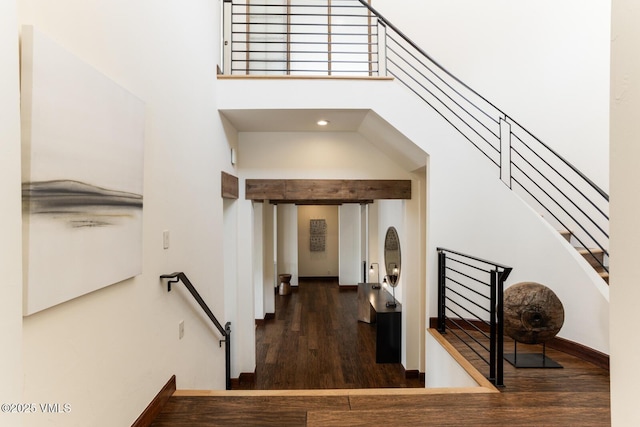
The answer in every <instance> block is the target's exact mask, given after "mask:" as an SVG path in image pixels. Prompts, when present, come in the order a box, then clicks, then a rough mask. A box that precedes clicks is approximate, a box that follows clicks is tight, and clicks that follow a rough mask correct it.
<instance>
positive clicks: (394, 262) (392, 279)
mask: <svg viewBox="0 0 640 427" xmlns="http://www.w3.org/2000/svg"><path fill="white" fill-rule="evenodd" d="M384 265H385V268H386V271H387V277H388V280H389V285H390V286H391V287H394V288H395V287H396V286H398V279H399V277H400V238H399V237H398V231H397V230H396V229H395V227H389V228H388V229H387V235H386V236H385V238H384Z"/></svg>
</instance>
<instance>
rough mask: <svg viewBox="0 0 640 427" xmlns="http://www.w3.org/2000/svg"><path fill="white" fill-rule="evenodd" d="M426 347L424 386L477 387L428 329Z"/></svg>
mask: <svg viewBox="0 0 640 427" xmlns="http://www.w3.org/2000/svg"><path fill="white" fill-rule="evenodd" d="M424 333H425V334H426V348H427V352H428V354H429V357H428V359H427V371H426V375H425V381H424V385H425V387H426V388H442V387H479V385H478V383H477V382H476V381H475V380H474V379H473V378H472V377H471V375H469V374H468V373H467V371H465V370H464V369H463V368H462V366H460V364H459V363H458V362H457V361H456V360H455V359H454V358H453V357H452V356H451V355H450V354H449V352H447V350H446V349H445V348H444V347H442V345H441V344H440V343H439V342H438V341H437V340H436V339H435V338H434V337H433V335H431V334H430V333H429V332H428V331H425V332H424Z"/></svg>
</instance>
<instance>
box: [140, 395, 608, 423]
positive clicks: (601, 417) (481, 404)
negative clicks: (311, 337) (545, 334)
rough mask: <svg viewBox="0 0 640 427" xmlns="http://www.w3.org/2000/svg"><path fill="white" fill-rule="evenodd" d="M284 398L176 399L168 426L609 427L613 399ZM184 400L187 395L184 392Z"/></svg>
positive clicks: (165, 415) (165, 416) (164, 417)
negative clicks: (435, 426) (416, 426)
mask: <svg viewBox="0 0 640 427" xmlns="http://www.w3.org/2000/svg"><path fill="white" fill-rule="evenodd" d="M405 391H407V392H408V393H403V391H402V390H397V389H396V390H391V391H387V392H385V391H384V390H375V391H373V390H365V391H352V392H350V393H346V392H345V391H344V390H342V391H340V390H335V392H337V393H339V394H338V395H335V396H332V395H331V393H332V391H330V390H326V391H322V392H321V391H316V392H315V393H318V394H315V393H310V392H304V393H305V394H297V393H300V392H295V391H281V392H279V393H273V394H242V392H240V393H237V394H234V393H233V392H227V395H223V394H225V393H224V392H213V393H214V394H218V393H220V394H221V395H216V396H203V395H199V396H186V395H178V396H175V397H172V398H171V399H170V401H169V403H168V405H167V406H166V407H165V410H164V411H163V412H162V414H161V415H160V416H159V417H158V418H157V419H156V420H155V421H154V422H153V423H152V424H151V425H152V426H154V427H163V426H173V427H181V426H190V427H199V426H247V425H251V426H345V425H349V426H371V425H384V424H391V425H444V426H446V425H456V426H464V425H474V426H475V425H550V426H553V425H572V424H574V423H576V422H578V421H579V423H580V425H585V426H589V425H608V424H609V417H610V410H609V395H608V392H602V391H600V392H589V391H585V392H582V393H580V392H547V393H536V392H519V393H465V392H456V391H455V389H444V390H440V391H438V390H435V389H434V390H427V389H424V390H423V391H422V392H420V393H419V392H418V391H417V390H415V389H413V390H405ZM179 394H184V392H183V393H179Z"/></svg>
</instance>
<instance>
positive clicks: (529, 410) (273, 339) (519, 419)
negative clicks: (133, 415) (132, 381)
mask: <svg viewBox="0 0 640 427" xmlns="http://www.w3.org/2000/svg"><path fill="white" fill-rule="evenodd" d="M312 285H313V284H312V283H308V284H307V283H305V284H303V286H301V287H300V290H299V292H296V293H294V294H292V295H290V296H277V299H278V305H277V312H276V319H275V320H272V321H267V322H266V323H265V327H264V329H263V330H261V329H262V326H261V327H258V330H257V341H258V345H257V352H258V353H257V358H258V367H257V370H256V382H255V385H254V386H248V385H246V388H254V390H237V391H231V392H226V391H178V392H176V394H175V395H174V396H173V397H172V398H171V399H170V400H169V403H168V404H167V405H166V406H165V408H164V410H163V411H162V413H161V414H160V416H159V417H158V418H157V419H156V420H155V421H154V423H153V424H152V426H155V427H164V426H174V427H180V426H190V427H200V426H327V427H330V426H371V425H393V426H418V425H420V426H422V425H426V426H489V425H491V426H495V425H514V426H515V425H517V426H608V425H610V409H609V408H610V400H609V375H608V372H607V371H606V370H603V369H600V368H597V367H595V366H594V365H592V364H590V363H588V362H584V361H582V360H579V359H577V358H575V357H573V356H570V355H567V354H564V353H561V352H558V351H555V350H549V349H547V355H548V356H549V357H551V358H552V359H554V360H555V361H557V362H559V363H560V364H562V365H563V366H564V368H563V369H516V368H514V367H512V366H511V365H510V364H508V363H506V362H505V385H506V386H505V387H504V388H501V389H500V390H501V392H500V393H485V392H478V389H473V390H469V389H467V390H456V389H442V390H433V389H424V388H412V387H414V385H413V384H412V383H411V382H410V381H408V380H405V379H403V377H404V375H403V373H402V368H401V367H394V366H391V365H382V366H380V365H379V366H375V365H376V364H375V361H373V362H372V361H371V359H368V358H367V356H365V355H364V354H360V355H359V353H360V352H362V353H364V352H371V353H372V354H373V353H375V352H374V349H373V346H374V338H373V336H371V337H369V336H368V335H367V334H368V333H369V332H371V330H372V329H373V330H374V331H375V328H374V327H372V326H371V325H367V324H362V323H360V322H357V321H356V320H355V312H356V310H355V297H356V294H355V292H339V291H338V290H337V289H334V288H336V285H335V283H331V282H322V283H317V284H315V285H316V286H314V287H313V288H311V286H312ZM307 291H309V292H307ZM351 299H353V301H351ZM287 313H289V314H287ZM347 323H351V325H354V324H355V325H357V326H356V327H354V328H353V329H354V330H353V331H349V330H348V328H346V327H345V325H346V324H347ZM343 329H344V331H343ZM448 338H449V339H450V341H451V342H452V344H453V345H454V347H456V348H457V349H458V350H459V351H460V352H461V353H462V354H463V355H465V356H466V357H467V358H469V360H470V361H471V363H472V364H474V366H476V364H477V362H478V361H477V360H474V357H476V358H477V356H475V355H474V353H473V352H471V351H470V350H465V348H464V347H462V346H460V345H459V343H456V342H455V339H452V338H451V337H448ZM279 341H280V342H279ZM343 347H344V348H343ZM511 348H512V347H510V344H507V345H505V351H506V352H509V351H511V350H510V349H511ZM518 350H519V351H523V352H524V351H536V350H537V348H534V347H532V348H526V347H525V346H522V347H521V346H518ZM370 357H374V356H370ZM359 364H366V365H374V366H373V367H371V368H365V369H364V370H362V367H361V366H359ZM477 367H478V369H479V370H482V369H483V367H482V365H481V364H477ZM377 368H381V371H377ZM370 369H371V370H370ZM309 371H311V372H312V373H310V372H309ZM416 381H417V380H416ZM375 384H378V385H377V386H376V385H375ZM381 384H382V385H381ZM367 386H372V387H385V386H386V387H395V388H386V389H384V388H377V389H359V388H358V387H367ZM262 387H264V388H271V390H259V388H262ZM278 388H281V389H284V388H287V389H289V390H277V389H278ZM303 388H306V389H311V390H303ZM480 390H484V389H480Z"/></svg>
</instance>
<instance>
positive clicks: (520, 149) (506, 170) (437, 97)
mask: <svg viewBox="0 0 640 427" xmlns="http://www.w3.org/2000/svg"><path fill="white" fill-rule="evenodd" d="M223 27H224V52H223V56H224V58H223V73H224V74H227V75H289V76H294V75H298V76H318V75H323V76H392V77H394V78H395V80H396V81H398V82H400V83H401V84H402V85H404V86H405V87H406V88H407V89H409V90H410V91H412V92H413V93H414V94H415V95H416V96H418V97H419V98H420V99H421V100H422V101H424V102H425V103H426V104H427V105H429V106H430V107H431V108H432V109H433V110H434V111H436V112H437V113H438V114H439V115H440V116H441V117H442V118H443V119H444V120H446V121H447V122H448V123H449V124H450V125H451V126H453V127H454V128H455V129H456V130H457V131H458V132H459V133H460V134H461V135H462V136H463V137H464V138H466V139H467V140H468V141H469V142H470V143H471V144H473V145H474V146H475V147H477V148H478V150H480V152H481V153H482V154H483V155H484V156H485V157H486V158H487V159H488V160H489V161H490V163H491V164H493V165H494V166H495V167H496V169H497V175H498V176H499V177H500V179H501V180H502V181H503V182H504V183H505V184H506V185H508V186H509V188H511V189H512V190H514V191H516V192H517V193H518V194H519V195H520V196H521V197H522V198H523V199H525V200H526V201H527V202H528V203H530V204H531V206H532V207H533V208H534V209H536V210H537V211H539V212H540V213H541V214H544V216H545V217H546V218H547V220H549V221H550V223H551V224H552V225H553V226H554V227H556V228H558V229H564V230H569V231H571V232H572V234H573V238H574V239H575V242H574V243H575V244H576V245H578V246H581V247H584V248H586V249H588V250H589V251H592V254H593V253H595V252H598V251H602V252H604V255H605V256H604V261H602V260H601V258H599V257H595V255H594V260H595V263H599V264H600V265H601V267H602V268H604V269H605V270H607V265H606V264H607V259H608V249H609V216H608V215H609V213H608V212H609V196H608V195H607V194H606V193H605V192H604V191H603V190H601V189H600V188H599V187H598V186H597V185H596V184H594V183H593V182H592V181H591V180H589V179H588V178H587V177H586V176H585V175H584V174H583V173H581V172H580V171H579V170H578V169H577V168H576V167H574V166H573V165H572V164H571V163H569V162H568V161H567V160H566V159H564V158H563V157H561V156H560V155H558V154H557V153H556V152H555V151H554V150H553V149H551V148H550V146H549V145H547V144H545V143H543V142H542V141H541V140H539V139H538V138H537V137H536V136H534V135H533V134H532V133H531V132H529V131H528V130H527V129H526V128H524V126H522V125H521V124H519V123H518V122H516V121H515V120H514V119H513V118H511V117H509V116H508V115H507V114H506V113H504V112H503V111H502V110H500V109H499V108H498V107H496V106H495V105H494V104H492V103H491V102H490V101H489V100H487V99H486V98H485V97H483V96H482V95H480V94H478V93H477V92H476V91H474V90H473V89H471V88H470V87H469V86H467V85H466V84H465V83H464V82H462V81H461V80H460V79H458V78H457V77H456V76H455V75H453V74H452V73H451V72H449V71H448V70H446V69H445V68H444V67H442V66H441V65H440V64H439V63H438V62H436V61H435V60H434V59H433V58H431V57H430V56H429V55H428V54H427V53H426V52H425V51H424V50H422V49H421V48H420V47H419V46H418V45H416V44H415V43H414V42H413V41H411V40H410V39H409V38H408V37H407V36H405V35H404V34H403V33H402V32H401V31H400V30H398V29H397V28H396V27H395V26H394V25H393V24H392V23H391V22H389V21H388V20H387V19H385V18H384V17H383V16H382V15H380V14H379V13H378V12H377V11H376V10H375V9H373V8H372V7H371V6H370V5H369V4H368V3H367V2H366V1H365V0H224V26H223Z"/></svg>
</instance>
